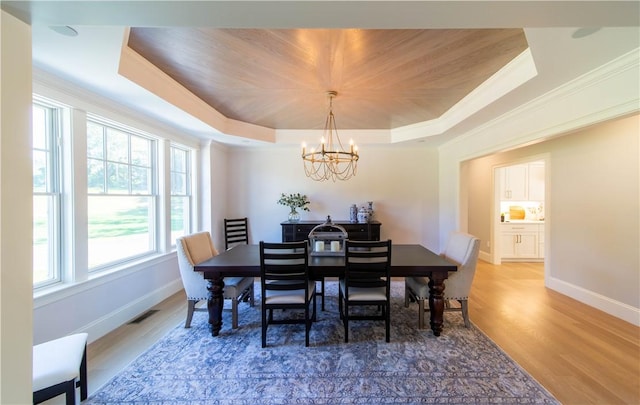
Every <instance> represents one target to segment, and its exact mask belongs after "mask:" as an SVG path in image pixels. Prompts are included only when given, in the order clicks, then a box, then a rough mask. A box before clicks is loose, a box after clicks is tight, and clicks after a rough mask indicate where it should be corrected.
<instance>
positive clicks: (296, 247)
mask: <svg viewBox="0 0 640 405" xmlns="http://www.w3.org/2000/svg"><path fill="white" fill-rule="evenodd" d="M260 275H261V279H262V280H261V283H262V291H263V293H264V291H266V290H302V289H304V290H308V286H309V282H308V281H309V247H308V242H307V241H306V240H305V241H302V242H283V243H268V242H264V241H260ZM307 293H308V291H307Z"/></svg>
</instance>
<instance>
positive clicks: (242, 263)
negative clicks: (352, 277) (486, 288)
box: [194, 244, 458, 336]
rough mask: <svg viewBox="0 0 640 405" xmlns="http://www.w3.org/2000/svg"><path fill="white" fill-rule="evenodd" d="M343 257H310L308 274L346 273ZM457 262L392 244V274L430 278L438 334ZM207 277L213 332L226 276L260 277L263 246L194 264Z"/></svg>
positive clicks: (236, 249) (215, 333)
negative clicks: (449, 280)
mask: <svg viewBox="0 0 640 405" xmlns="http://www.w3.org/2000/svg"><path fill="white" fill-rule="evenodd" d="M344 268H345V260H344V256H343V255H342V256H328V255H327V256H316V255H311V254H310V256H309V273H310V277H312V278H314V279H321V278H323V277H340V276H342V275H343V274H344ZM457 269H458V268H457V265H456V264H455V263H453V262H450V261H448V260H446V259H445V258H444V257H442V256H440V255H438V254H436V253H434V252H432V251H431V250H429V249H427V248H426V247H424V246H422V245H418V244H392V247H391V269H390V273H391V277H428V279H429V310H430V318H431V319H430V326H431V330H432V331H433V334H434V335H435V336H440V333H441V332H442V324H443V313H444V299H443V292H444V289H445V283H444V280H446V279H447V277H448V274H449V272H450V271H457ZM194 271H198V272H202V273H203V276H204V278H205V279H206V280H208V289H209V299H208V300H207V309H208V312H209V323H210V324H211V335H212V336H218V335H219V333H220V330H221V328H222V308H223V304H224V298H223V291H224V277H260V246H259V245H237V246H235V247H233V248H231V249H229V250H225V251H223V252H221V253H220V254H218V255H217V256H214V257H212V258H210V259H207V260H205V261H203V262H201V263H199V264H197V265H195V266H194Z"/></svg>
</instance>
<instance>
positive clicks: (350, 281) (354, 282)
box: [338, 240, 391, 342]
mask: <svg viewBox="0 0 640 405" xmlns="http://www.w3.org/2000/svg"><path fill="white" fill-rule="evenodd" d="M390 269H391V240H387V241H352V240H346V241H345V272H344V277H342V278H341V279H340V280H339V291H338V306H339V311H340V319H342V322H343V324H344V341H345V342H348V341H349V321H352V320H383V321H385V340H386V341H387V342H389V340H390V336H389V335H390V326H391V276H390V274H389V272H390ZM356 306H361V307H363V306H366V307H372V306H373V307H375V308H376V309H375V312H373V313H372V312H371V309H370V308H369V309H367V310H366V311H365V310H360V311H358V313H355V312H352V308H351V307H356ZM354 309H355V308H354Z"/></svg>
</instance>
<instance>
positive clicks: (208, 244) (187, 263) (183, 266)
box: [176, 232, 218, 299]
mask: <svg viewBox="0 0 640 405" xmlns="http://www.w3.org/2000/svg"><path fill="white" fill-rule="evenodd" d="M176 252H177V254H178V266H179V267H180V276H181V277H182V285H183V286H184V290H185V292H186V293H187V299H207V297H208V296H209V292H208V290H207V282H206V280H205V279H204V277H203V275H202V273H199V272H196V271H194V270H193V266H195V265H196V264H199V263H202V262H203V261H205V260H207V259H210V258H212V257H213V256H217V255H218V251H217V250H216V248H215V247H214V246H213V241H212V240H211V234H210V233H209V232H198V233H194V234H191V235H186V236H183V237H181V238H178V239H177V240H176Z"/></svg>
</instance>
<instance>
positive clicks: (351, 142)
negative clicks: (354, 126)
mask: <svg viewBox="0 0 640 405" xmlns="http://www.w3.org/2000/svg"><path fill="white" fill-rule="evenodd" d="M353 147H354V145H353V139H349V149H350V150H351V153H353Z"/></svg>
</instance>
